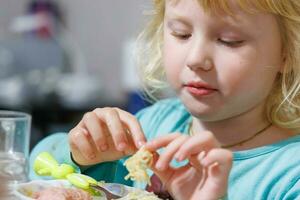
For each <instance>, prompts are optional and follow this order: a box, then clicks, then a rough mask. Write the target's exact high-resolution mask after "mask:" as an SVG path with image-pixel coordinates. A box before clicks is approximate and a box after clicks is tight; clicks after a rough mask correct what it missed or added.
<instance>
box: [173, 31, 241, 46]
mask: <svg viewBox="0 0 300 200" xmlns="http://www.w3.org/2000/svg"><path fill="white" fill-rule="evenodd" d="M171 35H173V36H174V37H175V38H177V39H179V40H188V39H189V38H190V37H191V36H192V34H181V33H176V32H171ZM218 42H219V43H221V44H223V45H225V46H228V47H238V46H239V45H241V44H243V43H244V40H232V41H226V40H223V39H221V38H219V39H218Z"/></svg>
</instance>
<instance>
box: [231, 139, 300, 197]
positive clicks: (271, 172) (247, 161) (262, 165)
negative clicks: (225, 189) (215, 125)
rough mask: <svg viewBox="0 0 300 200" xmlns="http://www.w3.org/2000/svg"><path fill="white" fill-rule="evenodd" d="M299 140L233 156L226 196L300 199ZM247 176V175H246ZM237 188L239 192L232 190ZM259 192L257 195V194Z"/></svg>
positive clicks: (237, 153)
mask: <svg viewBox="0 0 300 200" xmlns="http://www.w3.org/2000/svg"><path fill="white" fill-rule="evenodd" d="M299 152H300V136H295V137H291V138H289V139H287V140H285V141H281V142H279V143H275V144H272V145H268V146H265V147H261V148H257V149H253V150H246V151H242V152H234V157H235V158H234V165H233V168H232V171H231V174H230V185H231V187H230V192H229V193H230V196H231V197H232V199H234V198H233V197H240V196H242V195H245V194H252V196H251V197H252V199H266V197H268V199H269V197H270V199H295V198H287V196H289V197H291V195H292V196H293V195H299V196H298V198H299V197H300V187H299V184H300V157H299V156H298V155H299ZM249 172H250V173H249ZM236 187H240V188H241V190H240V191H238V192H237V191H236V190H235V188H236ZM258 191H259V192H258Z"/></svg>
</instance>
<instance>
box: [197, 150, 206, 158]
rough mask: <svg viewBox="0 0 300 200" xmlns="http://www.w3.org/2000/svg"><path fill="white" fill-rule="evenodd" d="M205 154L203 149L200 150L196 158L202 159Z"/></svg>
mask: <svg viewBox="0 0 300 200" xmlns="http://www.w3.org/2000/svg"><path fill="white" fill-rule="evenodd" d="M205 154H206V153H205V151H201V152H200V154H199V156H198V159H199V160H203V158H204V157H205Z"/></svg>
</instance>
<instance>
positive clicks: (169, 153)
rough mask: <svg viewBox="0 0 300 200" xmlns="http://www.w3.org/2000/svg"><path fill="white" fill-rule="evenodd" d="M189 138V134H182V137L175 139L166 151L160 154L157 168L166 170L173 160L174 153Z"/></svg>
mask: <svg viewBox="0 0 300 200" xmlns="http://www.w3.org/2000/svg"><path fill="white" fill-rule="evenodd" d="M187 139H188V136H186V135H181V136H180V137H178V138H176V139H175V140H173V141H172V142H171V143H170V144H169V145H168V146H167V147H166V148H165V150H164V152H163V153H162V154H161V155H160V156H159V159H158V161H157V163H156V168H157V169H158V170H161V171H163V170H165V169H166V168H167V167H168V166H169V165H170V162H171V161H172V159H173V157H174V154H175V153H176V152H177V151H178V149H179V148H180V146H181V145H182V144H183V143H184V142H185V141H186V140H187Z"/></svg>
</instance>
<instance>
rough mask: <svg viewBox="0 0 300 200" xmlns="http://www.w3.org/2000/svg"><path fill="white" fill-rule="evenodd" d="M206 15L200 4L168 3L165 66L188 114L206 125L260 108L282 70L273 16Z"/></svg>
mask: <svg viewBox="0 0 300 200" xmlns="http://www.w3.org/2000/svg"><path fill="white" fill-rule="evenodd" d="M231 6H233V12H234V15H233V16H229V15H226V14H225V13H224V14H215V15H214V14H212V13H211V14H210V13H208V12H205V11H204V10H203V9H202V8H201V6H200V5H199V3H198V1H197V0H189V1H178V3H174V1H171V0H167V1H166V10H165V19H164V47H163V54H164V55H163V61H164V66H165V70H166V75H167V79H168V81H169V83H170V84H171V86H172V87H173V88H174V89H175V90H176V93H177V94H178V96H179V97H180V99H181V100H182V101H183V103H184V104H185V106H186V107H187V109H188V110H189V111H190V112H191V113H192V114H193V115H194V116H196V117H198V118H200V119H202V120H206V121H216V120H222V119H228V118H231V117H234V116H237V115H240V114H243V113H245V112H248V111H250V110H253V109H255V108H258V107H260V108H261V107H262V105H263V104H264V102H265V100H266V97H267V96H268V94H269V93H270V91H271V88H272V86H273V83H274V80H275V78H276V76H277V74H278V73H279V71H280V68H281V66H282V64H283V61H282V60H283V59H282V56H281V54H282V53H281V49H282V47H281V38H280V30H279V25H278V23H277V20H276V18H275V16H273V15H271V14H266V13H258V14H249V13H246V12H243V11H242V10H240V9H239V8H238V7H237V6H236V5H234V4H232V5H231Z"/></svg>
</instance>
